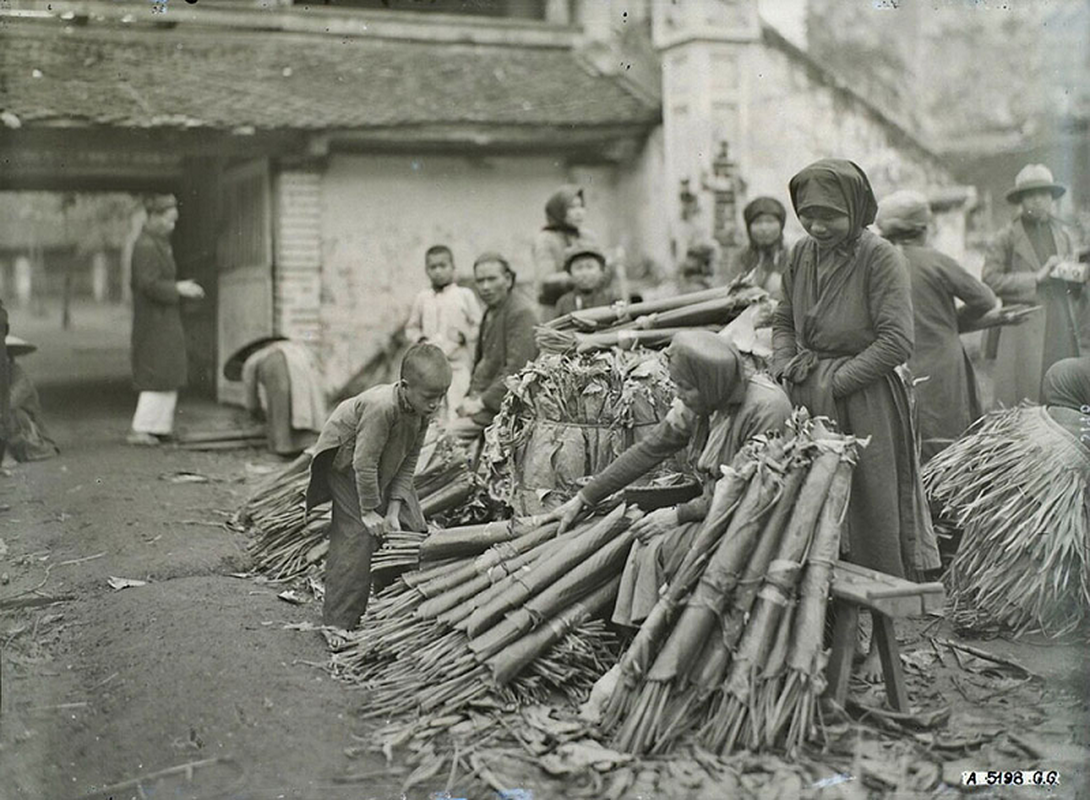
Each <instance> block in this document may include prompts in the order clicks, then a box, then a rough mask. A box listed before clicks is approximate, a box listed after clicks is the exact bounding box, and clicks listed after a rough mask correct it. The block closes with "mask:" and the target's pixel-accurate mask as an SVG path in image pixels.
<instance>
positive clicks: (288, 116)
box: [0, 19, 660, 130]
mask: <svg viewBox="0 0 1090 800" xmlns="http://www.w3.org/2000/svg"><path fill="white" fill-rule="evenodd" d="M0 110H2V111H4V112H7V113H8V114H14V115H15V116H16V117H17V118H18V120H19V122H21V123H22V124H23V125H33V124H34V123H47V122H57V123H60V122H75V123H88V124H99V125H107V126H113V127H120V128H155V127H170V128H186V127H193V128H213V129H217V128H218V129H234V128H238V127H240V126H250V127H253V128H255V129H257V130H274V129H281V130H283V129H306V130H328V129H367V128H376V127H390V126H420V125H434V124H440V125H442V124H448V125H458V124H462V125H472V124H495V125H516V126H562V127H572V126H574V127H584V126H606V125H631V124H638V125H643V124H650V123H653V122H654V121H656V120H657V119H658V118H659V116H660V112H659V109H658V108H657V107H654V106H653V105H651V104H649V103H647V102H646V101H644V100H642V99H640V98H639V97H637V96H636V95H635V94H634V93H632V92H631V91H629V90H628V89H627V88H626V87H625V86H624V85H623V83H622V82H621V81H619V80H616V79H613V78H610V77H604V76H601V75H596V74H594V73H593V72H592V71H591V70H590V69H589V68H588V67H586V66H585V65H584V64H582V63H581V62H580V61H579V59H578V58H577V57H576V55H575V54H574V53H573V52H572V51H571V50H569V49H565V48H558V47H530V46H520V47H515V46H501V45H475V44H460V43H459V44H452V43H436V42H420V41H398V40H391V39H377V38H365V37H364V38H361V37H343V38H342V37H339V36H329V35H308V34H284V33H269V32H258V31H249V32H240V31H237V30H232V31H222V32H221V31H217V30H209V29H203V30H201V29H183V28H178V29H163V28H155V27H140V28H135V27H131V28H130V27H121V26H116V25H113V26H105V25H102V26H99V25H90V26H85V27H79V26H70V27H67V28H64V27H61V25H60V23H52V24H48V23H40V22H25V21H15V20H10V19H9V20H4V22H3V24H2V26H0ZM10 120H11V118H10V116H9V117H7V118H6V121H8V122H9V124H10Z"/></svg>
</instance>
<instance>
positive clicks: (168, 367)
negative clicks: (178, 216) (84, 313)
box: [132, 231, 188, 392]
mask: <svg viewBox="0 0 1090 800" xmlns="http://www.w3.org/2000/svg"><path fill="white" fill-rule="evenodd" d="M177 279H178V269H177V267H176V266H175V264H174V253H173V252H172V251H171V248H170V241H169V240H167V239H166V238H165V237H160V236H153V235H151V234H150V233H148V232H147V231H144V232H142V233H141V234H140V236H139V238H137V240H136V244H135V245H134V246H133V251H132V382H133V387H134V388H135V389H136V390H137V391H139V392H143V391H150V392H171V391H174V390H176V389H181V388H182V387H183V386H185V384H186V378H187V377H188V376H187V367H186V357H185V331H184V330H183V329H182V314H181V309H180V304H181V297H180V295H179V294H178V287H177V283H176V281H177Z"/></svg>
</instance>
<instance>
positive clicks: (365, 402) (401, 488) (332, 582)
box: [306, 343, 451, 630]
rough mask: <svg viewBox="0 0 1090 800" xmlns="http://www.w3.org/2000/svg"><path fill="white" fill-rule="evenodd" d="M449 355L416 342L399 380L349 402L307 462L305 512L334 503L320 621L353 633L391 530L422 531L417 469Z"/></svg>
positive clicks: (446, 379) (445, 383) (445, 384)
mask: <svg viewBox="0 0 1090 800" xmlns="http://www.w3.org/2000/svg"><path fill="white" fill-rule="evenodd" d="M450 380H451V370H450V364H449V363H448V362H447V357H446V356H445V355H444V354H443V351H442V350H440V349H439V348H438V347H436V346H435V345H433V344H426V343H425V344H416V345H413V346H412V347H410V348H409V350H408V351H407V352H406V353H405V358H404V359H403V360H402V362H401V380H400V381H398V382H397V383H395V384H383V385H380V386H375V387H372V388H370V389H368V390H367V391H365V392H362V393H360V394H358V395H356V396H355V397H353V398H351V399H349V400H345V401H344V402H343V403H341V404H340V405H339V406H337V409H336V410H335V411H334V412H333V414H332V415H331V416H330V418H329V420H328V421H327V422H326V423H325V426H324V427H323V428H322V433H321V435H320V436H319V437H318V444H317V445H316V446H315V456H314V460H313V461H312V462H311V466H310V483H309V485H308V486H307V498H306V503H307V510H308V511H309V510H310V509H311V508H313V507H314V506H316V505H318V504H319V503H322V502H324V501H326V500H330V499H332V501H333V521H332V523H331V524H330V526H329V553H328V554H327V556H326V579H325V605H324V606H323V608H322V622H323V623H324V624H326V625H329V626H332V627H335V628H343V629H345V630H351V629H353V628H355V627H356V626H357V625H358V624H359V621H360V617H361V616H362V615H363V612H364V611H365V610H366V609H367V600H368V598H369V595H370V593H371V556H372V554H373V553H374V552H375V550H376V548H377V547H378V545H379V544H380V543H381V541H382V539H383V537H384V536H385V534H386V532H387V531H391V530H411V531H420V532H424V531H426V530H427V525H426V523H425V521H424V515H423V513H422V512H421V510H420V500H419V498H418V497H417V496H416V490H415V488H414V487H413V473H414V471H415V470H416V460H417V458H418V457H419V455H420V446H421V444H423V441H424V433H425V431H427V428H428V422H429V418H430V417H431V416H433V415H434V414H435V412H436V411H437V410H438V409H439V407H440V406H441V405H442V402H443V398H444V397H445V396H446V393H447V389H449V388H450Z"/></svg>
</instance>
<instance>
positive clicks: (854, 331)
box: [772, 159, 939, 678]
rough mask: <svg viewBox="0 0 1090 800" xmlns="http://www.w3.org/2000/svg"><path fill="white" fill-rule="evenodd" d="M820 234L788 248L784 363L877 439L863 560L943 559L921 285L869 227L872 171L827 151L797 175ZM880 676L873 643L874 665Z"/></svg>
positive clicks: (855, 505) (787, 375)
mask: <svg viewBox="0 0 1090 800" xmlns="http://www.w3.org/2000/svg"><path fill="white" fill-rule="evenodd" d="M789 188H790V192H791V202H792V204H793V205H794V207H795V213H796V214H798V217H799V222H801V223H802V227H803V228H804V229H805V230H806V232H807V233H808V234H809V236H807V237H806V238H804V239H802V240H801V241H799V242H798V243H797V244H796V245H795V246H794V247H793V248H792V250H791V255H790V256H789V257H788V262H787V269H786V270H785V271H784V276H783V293H784V297H783V301H782V302H781V303H780V305H779V306H778V307H777V308H776V312H775V317H774V322H773V329H772V342H773V369H774V371H775V373H776V374H777V375H778V376H780V377H781V378H782V380H783V382H784V384H785V386H786V387H787V389H788V394H789V395H790V396H791V399H792V401H794V402H795V403H796V404H797V405H803V406H806V407H807V408H808V409H809V410H810V412H811V413H812V414H813V415H814V416H825V417H829V418H830V419H832V420H833V421H835V422H836V423H837V424H838V425H839V427H840V429H841V430H842V431H843V432H844V433H848V434H851V435H854V436H858V437H861V438H865V437H869V439H870V442H869V444H868V445H867V446H866V447H864V448H863V449H862V452H861V453H860V456H859V462H858V464H857V466H856V468H855V470H854V472H853V473H852V488H851V502H850V504H849V507H848V519H847V524H846V533H847V537H846V539H845V543H846V544H847V545H848V549H849V555H848V557H849V558H850V560H851V561H853V562H855V563H857V564H861V565H862V566H865V567H870V568H872V569H877V570H879V571H881V572H885V573H887V574H889V575H894V576H897V577H902V578H903V577H910V578H915V577H916V576H917V575H919V574H920V573H921V572H923V571H925V570H929V569H936V568H938V566H939V556H938V548H937V546H936V542H935V537H934V531H933V530H932V528H931V521H930V517H929V515H928V513H927V505H926V501H925V499H924V497H923V486H922V484H921V482H920V476H919V463H918V460H917V454H916V448H915V434H914V431H913V429H912V420H911V416H910V411H909V391H908V387H907V386H906V384H905V382H904V381H903V380H902V378H901V377H900V375H899V373H898V371H897V368H898V366H900V365H901V364H903V363H904V362H905V361H907V360H908V358H909V357H910V356H911V355H912V345H913V325H912V290H911V287H910V285H909V279H908V271H907V270H906V269H905V265H904V260H903V258H902V256H901V254H900V253H899V252H898V251H897V248H896V247H894V246H893V245H892V244H890V243H889V242H887V241H886V240H884V239H882V238H881V237H879V236H876V235H875V234H873V233H870V232H869V231H866V230H864V228H866V226H867V225H869V224H870V223H871V222H873V221H874V215H875V212H876V211H877V209H878V205H877V203H876V202H875V199H874V193H873V192H872V191H871V187H870V182H869V181H868V180H867V176H866V174H865V173H864V172H863V170H862V169H860V168H859V167H858V166H857V165H855V164H853V163H852V162H850V161H842V160H839V159H823V160H821V161H817V162H815V163H813V164H811V165H810V166H808V167H806V168H805V169H804V170H802V171H801V172H800V173H798V174H797V175H796V176H795V177H793V178H792V179H791V182H790V184H789ZM878 674H880V666H879V664H878V660H877V651H876V648H874V647H873V639H872V647H871V652H870V654H869V655H868V658H867V662H866V664H865V666H864V675H865V676H867V677H871V678H875V677H877V675H878Z"/></svg>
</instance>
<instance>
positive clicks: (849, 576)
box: [826, 561, 946, 712]
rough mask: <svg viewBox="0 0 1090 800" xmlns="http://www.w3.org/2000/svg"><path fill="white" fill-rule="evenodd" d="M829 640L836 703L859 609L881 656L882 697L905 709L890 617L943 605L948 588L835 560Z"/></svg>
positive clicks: (844, 690)
mask: <svg viewBox="0 0 1090 800" xmlns="http://www.w3.org/2000/svg"><path fill="white" fill-rule="evenodd" d="M832 595H833V597H832V608H833V615H834V617H833V619H834V622H833V646H832V653H831V654H830V656H829V666H828V671H827V672H826V676H827V678H828V681H829V687H828V690H827V692H828V694H829V695H830V696H831V697H832V699H833V700H834V701H836V703H837V704H838V705H840V706H843V705H844V701H845V700H846V699H847V695H848V679H849V678H850V677H851V672H852V656H853V655H854V653H855V643H856V637H857V636H858V635H859V634H858V629H859V610H860V609H867V610H868V611H870V612H871V618H872V619H873V620H874V634H873V635H874V637H875V646H876V647H877V648H878V655H879V657H880V658H881V660H882V676H883V679H884V680H885V684H886V698H887V699H888V700H889V704H890V706H891V707H892V708H893V710H894V711H900V712H907V711H908V692H907V691H906V689H905V676H904V672H903V671H902V669H901V655H900V652H899V651H898V649H897V634H896V632H895V630H894V626H893V620H894V619H896V618H898V617H916V616H921V615H923V614H927V613H929V612H932V611H941V610H942V607H943V605H945V603H946V592H945V589H944V588H943V585H942V584H941V583H913V582H912V581H907V580H905V579H903V578H895V577H893V576H892V575H886V574H885V573H884V572H878V571H877V570H873V569H867V568H866V567H859V566H856V565H855V564H848V563H847V562H844V561H838V562H837V563H836V566H835V567H834V569H833V589H832Z"/></svg>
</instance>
